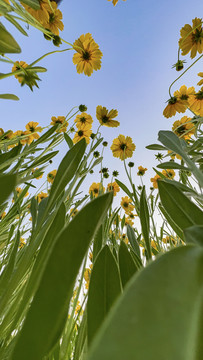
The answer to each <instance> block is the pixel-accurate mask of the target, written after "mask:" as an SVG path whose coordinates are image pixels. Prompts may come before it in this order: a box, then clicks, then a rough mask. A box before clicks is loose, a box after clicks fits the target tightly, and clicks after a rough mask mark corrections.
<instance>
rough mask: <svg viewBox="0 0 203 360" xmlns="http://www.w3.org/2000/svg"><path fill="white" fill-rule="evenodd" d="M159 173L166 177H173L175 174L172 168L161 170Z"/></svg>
mask: <svg viewBox="0 0 203 360" xmlns="http://www.w3.org/2000/svg"><path fill="white" fill-rule="evenodd" d="M161 173H162V174H163V175H164V176H165V177H166V178H168V179H173V178H174V176H175V174H176V173H175V171H174V170H173V169H167V170H163V171H162V172H161Z"/></svg>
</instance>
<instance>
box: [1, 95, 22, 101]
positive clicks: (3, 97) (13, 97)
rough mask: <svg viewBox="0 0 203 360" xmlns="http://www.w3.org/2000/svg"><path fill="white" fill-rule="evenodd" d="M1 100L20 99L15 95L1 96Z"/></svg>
mask: <svg viewBox="0 0 203 360" xmlns="http://www.w3.org/2000/svg"><path fill="white" fill-rule="evenodd" d="M0 99H5V100H19V97H18V96H16V95H14V94H0Z"/></svg>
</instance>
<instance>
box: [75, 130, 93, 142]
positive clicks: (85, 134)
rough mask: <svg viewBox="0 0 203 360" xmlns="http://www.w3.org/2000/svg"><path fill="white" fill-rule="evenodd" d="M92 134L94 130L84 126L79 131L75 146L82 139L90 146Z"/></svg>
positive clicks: (76, 135)
mask: <svg viewBox="0 0 203 360" xmlns="http://www.w3.org/2000/svg"><path fill="white" fill-rule="evenodd" d="M91 133H92V130H91V129H90V128H89V127H88V126H84V127H83V128H80V129H78V130H77V131H76V133H75V136H74V138H73V143H74V144H75V143H77V142H78V141H80V140H81V139H83V138H85V140H86V143H87V144H89V142H90V135H91Z"/></svg>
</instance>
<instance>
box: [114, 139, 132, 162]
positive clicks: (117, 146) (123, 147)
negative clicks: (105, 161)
mask: <svg viewBox="0 0 203 360" xmlns="http://www.w3.org/2000/svg"><path fill="white" fill-rule="evenodd" d="M135 148H136V146H135V144H134V143H133V142H132V138H131V137H130V136H126V137H125V136H124V135H119V136H118V137H117V138H116V139H114V140H113V144H112V145H111V150H112V152H113V156H115V157H118V158H120V159H121V160H124V159H127V158H128V157H132V155H133V151H134V150H135Z"/></svg>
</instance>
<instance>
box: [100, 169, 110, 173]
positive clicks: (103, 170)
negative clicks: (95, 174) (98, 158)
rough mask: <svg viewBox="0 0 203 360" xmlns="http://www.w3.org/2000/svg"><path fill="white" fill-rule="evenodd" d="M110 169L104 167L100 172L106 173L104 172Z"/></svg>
mask: <svg viewBox="0 0 203 360" xmlns="http://www.w3.org/2000/svg"><path fill="white" fill-rule="evenodd" d="M108 171H109V169H108V168H105V167H104V168H102V169H101V171H100V172H102V174H104V173H107V172H108Z"/></svg>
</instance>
